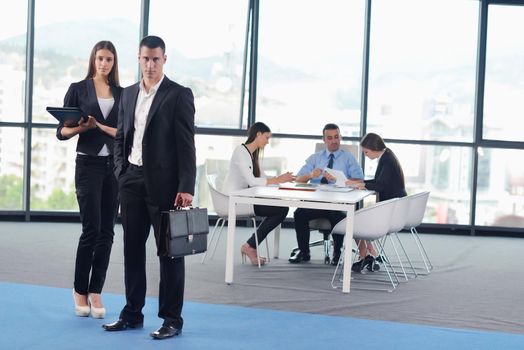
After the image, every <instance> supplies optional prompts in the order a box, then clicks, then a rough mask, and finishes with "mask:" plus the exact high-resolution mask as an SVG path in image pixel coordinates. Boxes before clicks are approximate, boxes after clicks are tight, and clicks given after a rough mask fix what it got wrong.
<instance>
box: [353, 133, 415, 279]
mask: <svg viewBox="0 0 524 350" xmlns="http://www.w3.org/2000/svg"><path fill="white" fill-rule="evenodd" d="M360 146H361V147H362V152H363V153H364V155H365V156H366V157H368V158H369V159H377V158H378V165H377V170H376V171H375V178H374V179H372V180H364V181H362V180H347V181H346V185H349V186H352V187H355V188H357V189H361V190H364V189H366V190H372V191H375V192H377V195H378V198H377V200H378V201H385V200H388V199H391V198H398V197H405V196H406V195H407V193H406V187H405V182H404V172H403V171H402V167H401V166H400V162H399V161H398V159H397V157H396V156H395V153H393V151H392V150H391V149H389V148H387V147H386V144H385V143H384V140H383V139H382V137H380V136H379V135H377V134H374V133H368V134H367V135H366V136H364V137H363V138H362V140H361V141H360ZM358 248H359V255H360V259H359V261H357V262H355V263H354V264H353V266H352V269H353V271H358V272H360V271H362V269H364V268H367V269H368V270H369V271H375V270H378V269H380V266H379V265H378V264H377V263H375V258H376V256H377V252H376V251H375V249H374V248H373V245H372V244H371V242H369V241H360V242H359V243H358ZM368 252H369V255H366V254H367V253H368Z"/></svg>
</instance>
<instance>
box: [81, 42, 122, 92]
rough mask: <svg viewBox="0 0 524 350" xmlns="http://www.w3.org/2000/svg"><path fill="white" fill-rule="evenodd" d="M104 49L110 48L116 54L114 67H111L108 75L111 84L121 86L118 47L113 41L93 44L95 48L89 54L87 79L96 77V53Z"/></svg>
mask: <svg viewBox="0 0 524 350" xmlns="http://www.w3.org/2000/svg"><path fill="white" fill-rule="evenodd" d="M103 49H106V50H109V51H110V52H111V53H112V54H113V56H114V62H113V68H112V69H111V71H110V72H109V75H108V77H107V78H108V80H109V85H115V86H120V79H119V78H118V56H117V54H116V48H115V45H113V43H112V42H110V41H108V40H102V41H99V42H97V43H96V44H95V46H93V49H92V50H91V55H90V56H89V69H88V70H87V75H86V77H85V79H91V78H94V77H95V75H96V67H95V60H96V53H97V51H98V50H103Z"/></svg>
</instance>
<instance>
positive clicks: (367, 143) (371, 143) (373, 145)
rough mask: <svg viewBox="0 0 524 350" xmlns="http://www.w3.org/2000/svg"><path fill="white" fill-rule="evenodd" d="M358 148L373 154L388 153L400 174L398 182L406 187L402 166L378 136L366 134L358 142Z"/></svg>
mask: <svg viewBox="0 0 524 350" xmlns="http://www.w3.org/2000/svg"><path fill="white" fill-rule="evenodd" d="M360 146H361V147H364V148H367V149H369V150H372V151H375V152H381V151H384V150H385V151H386V152H389V153H390V154H391V155H392V156H393V158H394V159H395V163H397V167H398V170H399V172H400V181H401V182H402V187H406V184H405V181H404V171H402V166H401V165H400V162H399V161H398V158H397V156H396V155H395V153H393V151H392V150H391V149H389V148H387V147H386V143H385V142H384V140H383V139H382V137H380V135H377V134H375V133H372V132H370V133H367V134H366V135H365V136H364V137H363V138H362V140H361V141H360Z"/></svg>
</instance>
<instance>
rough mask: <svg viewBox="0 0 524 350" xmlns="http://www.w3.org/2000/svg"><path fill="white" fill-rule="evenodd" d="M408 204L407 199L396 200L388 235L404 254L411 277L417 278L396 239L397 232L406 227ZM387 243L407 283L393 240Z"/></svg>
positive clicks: (404, 250)
mask: <svg viewBox="0 0 524 350" xmlns="http://www.w3.org/2000/svg"><path fill="white" fill-rule="evenodd" d="M410 203H411V201H410V199H409V198H408V197H401V198H398V200H397V203H396V205H395V209H394V210H393V215H392V216H391V221H390V226H389V232H388V235H390V236H394V237H395V238H396V240H397V242H398V243H399V244H400V247H401V248H402V251H403V252H404V256H405V257H406V260H407V262H408V263H409V265H410V266H411V270H412V271H413V275H414V276H415V277H417V272H416V270H415V268H414V267H413V264H412V263H411V259H410V258H409V256H408V254H407V253H406V249H404V245H403V244H402V241H401V240H400V238H399V237H398V232H400V231H401V230H402V229H403V228H404V226H406V221H407V218H408V215H409V207H410ZM389 241H390V242H391V246H392V247H393V250H394V251H395V255H396V256H397V259H398V262H399V265H400V269H401V271H402V274H403V275H404V278H405V280H406V281H408V276H407V274H406V270H405V269H404V264H403V263H402V259H401V258H400V255H399V254H398V250H397V246H396V245H395V240H394V239H390V240H389ZM385 243H386V242H385V241H384V243H383V245H385Z"/></svg>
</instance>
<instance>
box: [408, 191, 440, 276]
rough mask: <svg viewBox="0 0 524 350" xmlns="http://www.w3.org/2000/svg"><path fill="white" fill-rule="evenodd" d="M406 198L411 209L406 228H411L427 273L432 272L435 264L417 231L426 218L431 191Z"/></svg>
mask: <svg viewBox="0 0 524 350" xmlns="http://www.w3.org/2000/svg"><path fill="white" fill-rule="evenodd" d="M406 198H407V199H408V200H409V209H408V215H407V218H406V223H405V225H404V228H405V229H408V230H410V232H411V235H412V236H413V239H414V240H415V243H416V245H417V248H418V251H419V253H420V256H421V258H422V261H423V263H424V268H425V270H426V272H427V273H430V272H431V270H433V264H432V263H431V261H430V260H429V256H428V253H427V251H426V249H425V248H424V245H423V244H422V241H421V240H420V236H419V234H418V231H417V226H419V225H420V224H421V223H422V220H423V219H424V213H425V212H426V207H427V204H428V198H429V191H425V192H421V193H417V194H413V195H410V196H407V197H406Z"/></svg>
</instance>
